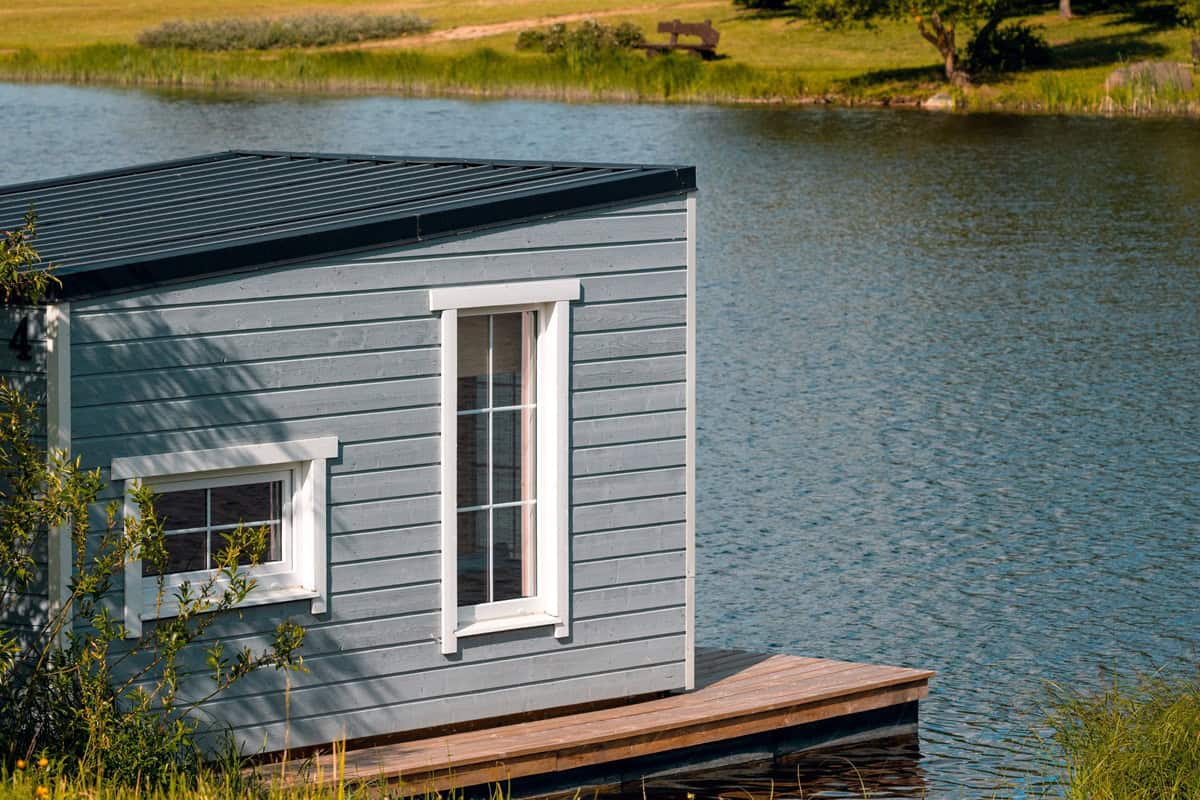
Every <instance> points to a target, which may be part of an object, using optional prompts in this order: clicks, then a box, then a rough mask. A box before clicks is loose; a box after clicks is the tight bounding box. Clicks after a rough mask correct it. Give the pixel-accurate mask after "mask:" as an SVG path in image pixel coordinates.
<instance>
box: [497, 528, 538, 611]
mask: <svg viewBox="0 0 1200 800" xmlns="http://www.w3.org/2000/svg"><path fill="white" fill-rule="evenodd" d="M533 509H534V507H533V506H532V505H528V506H509V507H508V508H497V509H496V510H495V511H493V512H492V513H493V514H494V515H495V516H494V517H493V518H492V545H493V550H492V564H493V565H494V569H495V585H494V595H493V599H494V600H513V599H516V598H518V597H529V596H531V595H533V594H536V592H537V584H536V581H535V580H534V565H535V564H536V563H537V559H536V557H535V555H534V528H533V525H534V511H533Z"/></svg>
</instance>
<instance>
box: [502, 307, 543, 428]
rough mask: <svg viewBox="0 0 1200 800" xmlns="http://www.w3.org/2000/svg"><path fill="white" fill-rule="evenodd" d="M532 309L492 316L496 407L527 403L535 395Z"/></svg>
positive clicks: (530, 401) (533, 318)
mask: <svg viewBox="0 0 1200 800" xmlns="http://www.w3.org/2000/svg"><path fill="white" fill-rule="evenodd" d="M534 324H535V316H534V312H532V311H520V312H517V313H514V314H496V315H494V316H493V317H492V407H493V408H503V407H505V406H516V405H525V404H529V403H532V402H534V397H533V377H534V371H533V342H534V334H535V330H534Z"/></svg>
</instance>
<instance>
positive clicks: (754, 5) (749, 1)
mask: <svg viewBox="0 0 1200 800" xmlns="http://www.w3.org/2000/svg"><path fill="white" fill-rule="evenodd" d="M789 2H791V0H733V4H734V5H735V6H738V7H739V8H751V9H754V10H755V11H780V10H782V9H784V8H787V5H788V3H789Z"/></svg>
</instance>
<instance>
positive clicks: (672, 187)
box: [0, 151, 696, 297]
mask: <svg viewBox="0 0 1200 800" xmlns="http://www.w3.org/2000/svg"><path fill="white" fill-rule="evenodd" d="M695 188H696V184H695V170H694V169H693V168H691V167H656V166H638V165H618V164H561V163H536V162H518V161H465V160H463V161H455V160H446V159H428V158H410V157H399V156H352V155H326V154H319V153H272V152H241V151H239V152H229V153H219V154H215V155H208V156H198V157H195V158H191V159H182V160H178V161H170V162H162V163H158V164H147V165H142V166H137V167H130V168H127V169H121V170H109V171H106V172H100V173H92V174H88V175H77V176H71V177H67V178H60V179H56V180H49V181H38V182H34V183H26V184H20V185H16V186H9V187H0V229H11V228H15V227H17V226H19V225H20V224H21V221H22V217H23V216H24V214H25V211H26V210H27V209H28V208H29V207H30V206H32V207H33V208H34V209H35V211H36V213H37V214H38V225H39V238H38V241H37V247H38V249H39V251H40V252H41V254H42V256H43V258H44V259H45V260H46V261H48V262H52V263H55V264H56V265H57V267H58V268H59V273H58V274H59V275H60V277H62V279H63V281H64V295H65V296H67V297H75V296H86V295H92V294H97V293H106V292H114V291H124V290H128V289H133V288H137V287H140V286H147V285H157V284H159V283H164V282H168V281H176V280H182V279H187V278H191V277H196V276H198V275H203V274H206V273H209V272H213V271H215V270H217V269H220V270H221V271H228V270H242V269H252V268H254V267H256V266H261V265H266V264H274V263H281V262H284V261H295V260H304V259H307V258H316V257H319V256H321V255H325V254H328V253H331V252H335V251H345V250H354V249H362V248H367V247H373V246H380V245H383V244H388V243H396V244H401V243H406V242H412V241H419V240H421V239H425V238H429V237H431V236H447V235H453V234H455V233H457V232H463V231H468V230H474V229H478V228H483V227H490V226H495V225H504V224H512V223H515V222H520V221H522V220H527V219H540V218H545V217H548V216H554V215H558V214H567V213H571V212H573V211H576V210H579V209H582V208H590V207H599V206H604V205H612V204H616V203H623V202H631V201H637V200H639V199H648V198H651V197H658V196H664V195H678V194H682V193H685V192H688V191H692V190H694V189H695Z"/></svg>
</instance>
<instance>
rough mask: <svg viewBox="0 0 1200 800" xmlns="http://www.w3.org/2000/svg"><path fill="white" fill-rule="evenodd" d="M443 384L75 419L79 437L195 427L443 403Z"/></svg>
mask: <svg viewBox="0 0 1200 800" xmlns="http://www.w3.org/2000/svg"><path fill="white" fill-rule="evenodd" d="M439 384H440V380H439V379H438V378H408V379H405V380H398V381H379V382H377V383H363V384H357V385H345V386H338V387H332V388H330V387H324V386H317V387H309V388H305V389H287V390H282V391H277V392H261V393H259V392H254V393H250V394H245V395H226V396H222V397H201V398H196V399H187V400H167V401H148V402H145V403H130V404H128V405H126V406H122V413H120V414H113V413H110V410H109V409H106V408H105V407H96V408H93V409H91V410H88V411H86V413H85V411H84V409H80V408H76V409H75V412H74V414H73V417H72V419H73V423H74V426H75V432H77V435H78V437H80V438H87V437H89V436H98V435H110V436H111V435H114V434H142V433H153V432H156V431H169V430H171V429H172V427H174V426H178V424H179V422H180V421H181V420H182V421H186V423H187V424H188V425H190V426H193V427H217V426H221V425H236V424H250V423H254V422H258V421H260V420H264V419H278V420H286V419H289V418H296V417H319V416H324V415H333V414H350V413H357V412H364V411H381V410H385V409H392V408H404V407H414V406H431V405H435V404H436V403H437V402H438V389H439ZM268 427H269V426H268ZM267 441H272V439H268V440H267ZM188 449H194V447H190V448H188Z"/></svg>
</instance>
